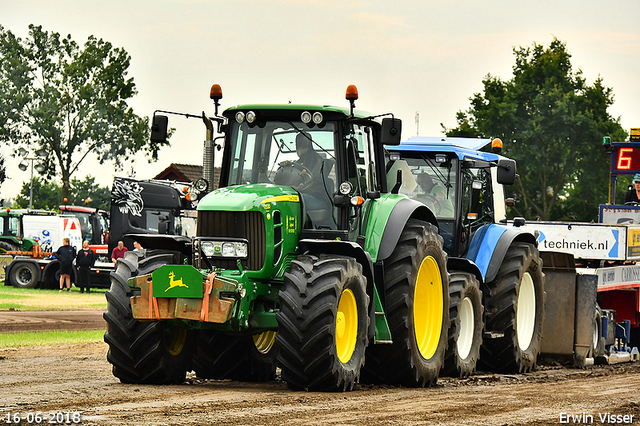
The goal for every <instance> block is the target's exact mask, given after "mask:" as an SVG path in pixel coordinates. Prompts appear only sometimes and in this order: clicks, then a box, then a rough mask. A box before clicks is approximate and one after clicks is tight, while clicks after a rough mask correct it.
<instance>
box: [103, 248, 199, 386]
mask: <svg viewBox="0 0 640 426" xmlns="http://www.w3.org/2000/svg"><path fill="white" fill-rule="evenodd" d="M144 254H145V252H144V251H129V252H127V253H125V257H124V258H122V259H118V264H117V269H116V271H115V272H112V273H111V288H110V290H109V291H107V292H106V293H105V296H106V298H107V311H106V312H105V313H104V314H103V317H104V319H105V320H106V322H107V332H106V333H105V334H104V341H105V342H106V343H107V344H108V345H109V351H108V353H107V360H108V361H109V362H110V363H111V364H112V365H113V375H114V376H116V377H117V378H118V379H120V381H121V382H122V383H145V384H174V383H182V382H184V380H185V376H186V372H187V371H189V370H190V369H191V355H192V351H193V338H192V333H191V332H190V331H189V330H187V328H186V326H185V325H184V323H182V322H181V321H177V320H174V321H138V320H136V319H135V318H133V314H132V312H131V303H130V297H131V296H132V295H133V293H132V290H131V288H129V286H128V285H127V280H128V279H129V278H130V277H132V276H136V275H145V274H148V273H150V272H152V271H154V270H156V269H158V268H159V267H160V266H162V265H165V264H167V263H169V262H170V261H171V258H172V256H171V255H170V254H157V255H153V256H149V257H143V256H144Z"/></svg>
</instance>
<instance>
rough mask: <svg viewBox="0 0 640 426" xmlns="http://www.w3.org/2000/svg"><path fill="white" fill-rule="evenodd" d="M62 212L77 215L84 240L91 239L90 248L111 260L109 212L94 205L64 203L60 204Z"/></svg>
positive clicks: (65, 214)
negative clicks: (83, 205) (82, 205)
mask: <svg viewBox="0 0 640 426" xmlns="http://www.w3.org/2000/svg"><path fill="white" fill-rule="evenodd" d="M60 214H61V215H63V216H68V215H70V216H74V217H76V218H77V219H78V221H79V222H80V230H81V232H82V240H83V241H84V240H89V248H91V250H93V251H94V252H95V253H96V255H98V257H99V258H100V257H102V256H104V260H105V261H107V262H108V261H110V259H109V247H108V245H109V213H108V212H106V211H104V210H100V209H96V208H92V207H81V206H68V205H62V206H60Z"/></svg>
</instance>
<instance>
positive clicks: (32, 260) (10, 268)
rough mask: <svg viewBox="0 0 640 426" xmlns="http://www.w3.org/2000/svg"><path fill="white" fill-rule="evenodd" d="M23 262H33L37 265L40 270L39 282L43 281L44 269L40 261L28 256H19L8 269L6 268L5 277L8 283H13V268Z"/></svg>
mask: <svg viewBox="0 0 640 426" xmlns="http://www.w3.org/2000/svg"><path fill="white" fill-rule="evenodd" d="M21 263H32V264H34V265H35V267H36V270H37V271H38V275H37V277H38V282H42V276H43V273H42V269H40V264H39V263H38V261H37V260H36V259H30V258H27V257H22V258H20V257H17V258H15V259H13V261H12V262H11V263H10V264H9V265H8V266H7V269H5V272H4V277H5V281H6V283H7V284H11V285H13V283H12V282H11V278H10V277H11V272H12V271H13V269H14V268H15V267H16V265H19V264H21Z"/></svg>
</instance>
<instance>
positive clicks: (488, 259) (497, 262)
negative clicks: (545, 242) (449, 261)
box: [466, 223, 538, 283]
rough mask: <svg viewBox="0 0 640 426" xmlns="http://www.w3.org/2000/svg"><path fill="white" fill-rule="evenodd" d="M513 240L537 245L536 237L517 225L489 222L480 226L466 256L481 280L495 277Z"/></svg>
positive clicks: (485, 281)
mask: <svg viewBox="0 0 640 426" xmlns="http://www.w3.org/2000/svg"><path fill="white" fill-rule="evenodd" d="M514 241H523V242H527V243H531V244H533V245H534V246H536V247H537V246H538V241H537V240H536V237H535V236H534V235H533V234H532V233H530V232H528V231H525V230H523V229H520V228H518V227H511V226H505V225H499V224H495V223H490V224H488V225H483V226H481V227H480V228H479V229H478V230H477V231H476V232H475V234H474V235H473V238H472V239H471V243H470V244H469V251H468V253H467V256H466V258H467V259H469V260H471V261H472V262H474V263H475V264H476V265H477V266H478V268H479V269H480V273H481V274H482V277H483V279H482V282H483V283H488V282H491V281H493V280H494V279H495V277H496V275H497V273H498V270H499V269H500V266H501V265H502V262H503V260H504V257H505V255H506V253H507V251H508V250H509V247H511V244H512V243H513V242H514Z"/></svg>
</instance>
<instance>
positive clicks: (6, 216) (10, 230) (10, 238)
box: [0, 209, 36, 254]
mask: <svg viewBox="0 0 640 426" xmlns="http://www.w3.org/2000/svg"><path fill="white" fill-rule="evenodd" d="M25 214H27V212H26V211H25V210H11V209H6V210H2V211H0V230H2V235H0V254H4V253H6V252H8V251H29V250H31V248H32V247H33V246H34V244H36V241H35V240H33V239H32V238H24V227H23V225H22V217H23V216H24V215H25ZM29 214H36V213H35V211H30V213H29Z"/></svg>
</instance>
